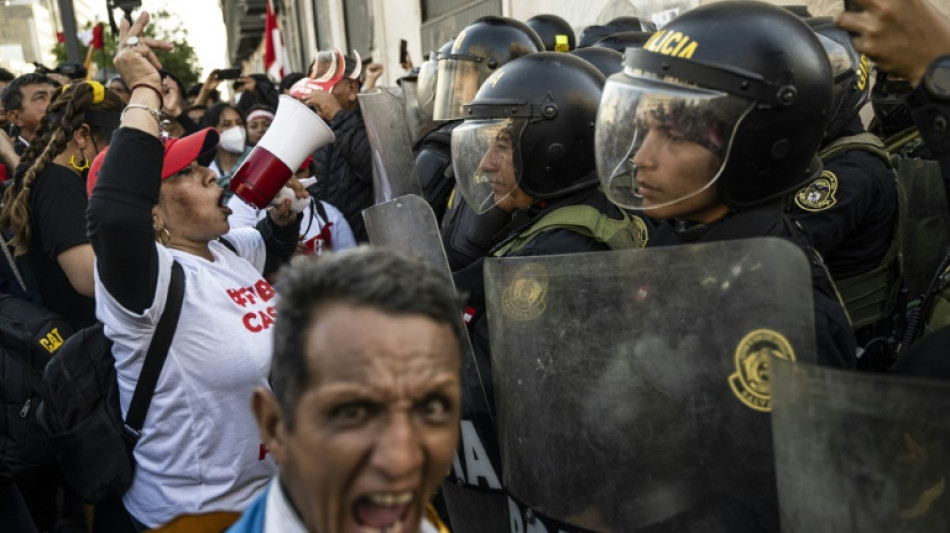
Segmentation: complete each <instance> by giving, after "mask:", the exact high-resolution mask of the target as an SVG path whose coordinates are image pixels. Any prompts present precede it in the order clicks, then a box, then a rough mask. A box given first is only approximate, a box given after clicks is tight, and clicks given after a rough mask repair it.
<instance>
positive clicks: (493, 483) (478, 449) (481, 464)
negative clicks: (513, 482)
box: [452, 420, 501, 490]
mask: <svg viewBox="0 0 950 533" xmlns="http://www.w3.org/2000/svg"><path fill="white" fill-rule="evenodd" d="M461 426H462V449H463V450H464V452H465V471H464V472H463V471H462V465H461V464H460V462H459V457H458V452H456V453H455V460H454V461H453V462H452V468H453V469H454V470H455V476H456V477H458V478H459V479H461V480H462V481H464V482H465V483H467V484H469V485H474V486H476V487H477V486H479V485H481V484H482V480H484V481H485V484H487V485H488V488H490V489H497V490H501V481H500V480H499V479H498V474H496V473H495V468H494V467H493V466H492V464H491V460H490V459H489V458H488V452H486V451H485V446H483V445H482V440H481V439H480V438H479V436H478V433H477V432H476V431H475V425H474V424H472V422H471V421H470V420H462V423H461Z"/></svg>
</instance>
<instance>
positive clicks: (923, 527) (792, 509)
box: [772, 361, 950, 533]
mask: <svg viewBox="0 0 950 533" xmlns="http://www.w3.org/2000/svg"><path fill="white" fill-rule="evenodd" d="M773 370H774V376H775V377H774V379H773V381H772V385H773V387H772V390H773V391H774V396H775V409H774V410H773V411H772V431H773V434H774V439H775V462H776V466H775V468H776V472H777V476H778V492H779V501H780V503H781V509H782V511H781V516H782V531H783V532H785V533H797V532H808V533H813V532H815V531H839V532H855V533H857V532H864V531H887V532H894V533H898V532H900V533H912V532H931V531H950V487H948V486H947V485H948V481H950V418H948V417H947V413H950V382H937V381H929V380H923V379H918V378H906V377H898V376H890V375H881V374H863V373H855V372H845V371H840V370H834V369H828V368H822V367H817V366H812V365H794V366H793V365H786V364H783V362H781V361H779V362H776V363H774V366H773Z"/></svg>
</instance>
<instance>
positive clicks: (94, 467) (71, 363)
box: [38, 261, 185, 504]
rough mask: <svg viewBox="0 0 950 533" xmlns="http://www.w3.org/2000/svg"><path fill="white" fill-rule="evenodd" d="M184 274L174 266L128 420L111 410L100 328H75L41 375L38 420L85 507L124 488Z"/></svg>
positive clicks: (111, 368) (115, 401)
mask: <svg viewBox="0 0 950 533" xmlns="http://www.w3.org/2000/svg"><path fill="white" fill-rule="evenodd" d="M184 293H185V276H184V271H183V270H182V267H181V265H180V264H178V262H177V261H176V262H175V263H173V265H172V276H171V282H170V283H169V286H168V299H167V303H166V305H165V310H164V312H163V313H162V317H161V319H159V322H158V326H157V327H156V328H155V333H154V335H153V337H152V342H151V345H149V348H148V352H147V354H146V356H145V363H144V364H143V365H142V373H141V374H140V375H139V380H138V382H137V383H136V386H135V393H134V394H133V396H132V401H131V403H130V405H129V411H128V417H127V419H126V420H123V419H122V411H121V409H120V408H119V384H118V381H117V380H116V372H115V358H114V357H113V356H112V341H110V340H109V339H107V338H106V336H105V333H104V332H103V329H102V328H103V326H102V324H96V325H95V326H91V327H88V328H85V329H83V330H80V331H79V332H77V333H76V334H75V335H73V336H72V337H71V338H70V339H69V340H68V341H66V344H64V345H63V347H62V348H61V349H60V350H59V353H57V354H56V356H55V357H53V358H52V360H51V361H50V363H49V365H47V367H46V372H45V373H44V376H43V403H42V405H41V407H40V413H39V415H38V416H39V417H40V420H41V422H42V424H43V425H44V426H45V428H46V430H47V432H48V434H49V435H50V443H51V445H52V448H53V452H54V453H55V456H56V461H57V462H58V463H59V466H60V469H61V470H62V473H63V477H64V478H65V479H66V481H67V482H68V483H69V484H70V485H71V486H72V487H73V489H75V490H76V492H77V493H78V494H79V496H80V497H81V498H82V499H83V501H85V502H86V503H91V504H95V503H101V502H105V501H109V500H113V499H115V498H117V497H120V496H122V494H123V493H124V492H125V491H126V489H128V487H129V485H130V484H131V483H132V474H133V471H134V469H135V460H134V458H133V455H132V450H133V449H134V448H135V443H136V442H137V441H138V437H139V431H140V430H141V429H142V425H143V424H144V422H145V415H146V413H147V412H148V406H149V404H150V403H151V400H152V394H153V393H154V392H155V385H156V384H157V383H158V376H159V374H161V371H162V366H163V365H164V364H165V357H166V356H167V355H168V348H169V346H171V341H172V337H173V336H174V333H175V329H176V327H177V326H178V316H179V314H180V312H181V304H182V300H183V297H184Z"/></svg>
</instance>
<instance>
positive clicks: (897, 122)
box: [871, 74, 914, 135]
mask: <svg viewBox="0 0 950 533" xmlns="http://www.w3.org/2000/svg"><path fill="white" fill-rule="evenodd" d="M912 91H913V87H911V86H910V83H908V82H906V81H898V80H889V79H887V76H886V75H883V74H882V75H881V76H880V77H879V78H878V80H877V82H876V83H875V84H874V88H873V89H872V90H871V108H872V109H874V118H876V119H877V123H878V124H879V125H880V127H881V132H882V133H883V134H884V135H893V134H895V133H898V132H900V131H903V130H905V129H907V128H910V127H911V126H913V125H914V117H913V116H912V115H911V113H910V106H909V105H907V96H908V95H909V94H910V93H911V92H912Z"/></svg>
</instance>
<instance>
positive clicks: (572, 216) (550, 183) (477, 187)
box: [450, 52, 648, 530]
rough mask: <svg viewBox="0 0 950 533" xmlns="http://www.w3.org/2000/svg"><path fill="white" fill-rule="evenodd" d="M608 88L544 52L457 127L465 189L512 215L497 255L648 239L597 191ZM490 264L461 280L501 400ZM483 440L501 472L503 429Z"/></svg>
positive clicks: (480, 355)
mask: <svg viewBox="0 0 950 533" xmlns="http://www.w3.org/2000/svg"><path fill="white" fill-rule="evenodd" d="M603 83H604V76H603V75H602V74H601V73H600V72H599V71H598V70H597V69H596V68H594V67H593V66H592V65H590V64H589V63H587V62H586V61H584V60H582V59H580V58H577V57H574V56H572V55H570V54H563V53H559V52H540V53H536V54H529V55H526V56H524V57H520V58H517V59H515V60H513V61H511V62H510V63H508V64H506V65H504V66H502V67H500V68H499V69H498V70H497V71H496V72H495V73H494V74H493V75H492V76H491V77H490V78H488V79H487V80H486V81H485V83H483V84H482V86H481V88H480V89H479V91H478V93H477V94H476V95H475V97H474V99H473V100H472V101H471V103H469V104H467V105H465V106H464V110H465V113H466V117H467V118H466V119H465V121H464V122H463V123H462V124H460V125H459V126H457V127H456V128H455V129H454V130H453V131H452V162H453V167H454V169H455V176H456V182H457V184H458V185H457V191H458V193H460V194H461V195H462V196H463V197H464V198H465V200H466V204H467V205H469V206H470V207H471V209H472V212H473V213H482V212H486V211H488V210H492V209H496V210H500V211H502V212H504V213H510V214H511V220H512V222H511V223H510V224H509V225H508V226H507V227H506V228H505V229H504V231H503V232H502V234H503V235H504V237H503V238H502V240H501V241H500V242H499V243H498V244H497V245H496V246H495V247H494V248H493V249H492V251H491V252H490V255H491V256H496V257H501V256H537V255H553V254H567V253H579V252H590V251H600V250H607V249H610V248H611V247H618V248H620V247H634V246H637V245H638V244H639V243H642V242H643V241H645V240H646V239H647V238H648V237H647V235H646V228H645V227H644V226H642V223H641V225H640V226H637V225H636V222H635V221H634V220H633V219H632V218H631V217H629V216H628V215H626V214H625V213H623V212H622V211H621V210H620V209H619V208H617V207H616V206H614V205H613V204H611V203H610V202H609V201H608V200H607V198H606V197H605V196H604V194H603V193H602V192H600V190H599V189H598V187H597V185H598V180H597V174H596V171H595V167H594V144H593V143H594V130H593V122H594V118H595V117H596V114H597V106H598V104H599V102H600V94H601V90H602V87H603ZM483 265H484V261H483V260H482V259H480V260H478V261H476V262H474V263H472V264H471V265H469V266H468V267H466V268H464V269H462V270H460V271H458V272H456V273H455V282H456V287H457V288H458V289H459V291H460V292H462V293H466V294H468V302H467V303H468V306H469V307H470V313H471V315H472V321H471V323H470V326H471V330H472V335H473V339H474V349H475V358H476V362H477V364H478V366H479V369H480V371H479V374H480V375H481V377H482V385H483V386H484V388H485V392H486V393H487V396H488V398H489V400H493V399H494V396H493V390H492V386H491V381H490V379H489V378H490V377H491V375H492V372H491V364H490V357H489V348H488V322H487V318H486V316H485V313H484V305H485V300H484V298H485V296H484V285H483V274H482V270H483ZM479 441H480V442H481V443H483V444H484V448H485V449H486V450H488V454H489V457H488V462H490V464H492V465H494V466H496V467H500V458H498V457H497V456H492V455H491V451H492V450H497V444H494V443H495V435H494V433H493V432H492V433H491V434H480V435H479ZM496 479H501V478H500V477H497V478H496ZM466 483H467V484H468V485H471V476H469V479H468V480H467V482H466ZM496 488H497V487H496ZM471 490H475V487H472V488H471ZM496 497H497V493H496ZM450 507H451V506H450ZM452 520H453V522H456V517H455V516H453V517H452ZM485 530H487V529H485Z"/></svg>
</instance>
